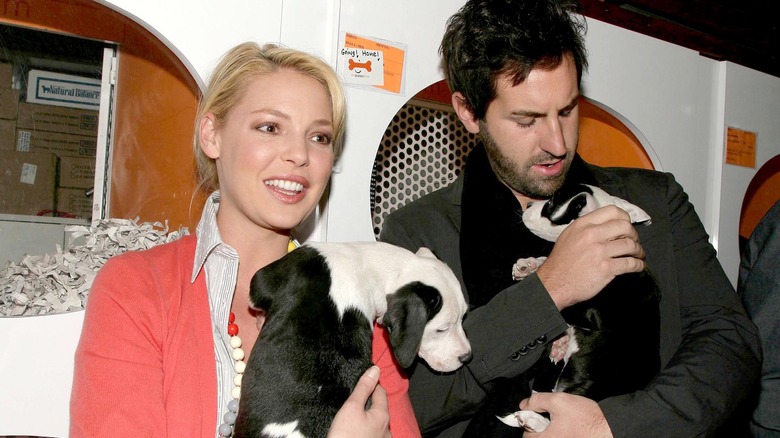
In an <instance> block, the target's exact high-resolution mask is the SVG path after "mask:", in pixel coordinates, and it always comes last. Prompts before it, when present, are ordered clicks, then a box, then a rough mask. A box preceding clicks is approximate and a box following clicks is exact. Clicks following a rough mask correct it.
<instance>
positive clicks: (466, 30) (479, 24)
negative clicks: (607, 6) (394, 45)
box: [439, 0, 588, 120]
mask: <svg viewBox="0 0 780 438" xmlns="http://www.w3.org/2000/svg"><path fill="white" fill-rule="evenodd" d="M578 11H579V4H578V3H577V1H576V0H469V1H468V2H467V3H466V4H465V5H464V6H463V7H462V8H461V9H460V10H459V11H458V12H457V13H456V14H455V15H453V16H452V17H450V19H449V20H448V21H447V28H446V30H445V32H444V38H443V39H442V43H441V47H440V48H439V53H440V54H441V55H442V62H443V67H444V74H445V76H446V79H447V82H448V83H449V86H450V90H451V91H452V92H456V91H459V92H461V93H463V95H464V96H465V98H466V103H467V105H468V106H469V107H470V108H471V110H472V111H473V113H474V115H475V117H476V118H477V119H478V120H482V119H484V117H485V112H486V111H487V107H488V104H490V102H492V101H493V99H495V97H496V81H497V79H498V77H499V76H503V75H509V76H511V77H512V80H513V85H518V84H520V83H522V82H523V81H524V80H525V79H526V78H527V77H528V74H529V73H530V72H531V70H533V69H536V68H541V69H547V70H552V69H555V68H556V67H558V66H559V65H560V64H561V62H562V60H563V57H564V55H571V56H572V58H573V59H574V63H575V65H576V67H577V80H578V81H579V80H580V79H581V78H582V72H583V70H585V69H587V64H588V60H587V55H586V51H585V43H584V35H585V31H586V25H585V20H584V18H582V16H580V15H577V12H578Z"/></svg>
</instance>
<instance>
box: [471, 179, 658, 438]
mask: <svg viewBox="0 0 780 438" xmlns="http://www.w3.org/2000/svg"><path fill="white" fill-rule="evenodd" d="M606 205H617V206H618V207H620V208H622V209H624V210H625V211H626V212H628V213H629V216H630V217H631V221H632V222H633V223H643V224H650V216H648V215H647V213H646V212H644V211H643V210H642V209H641V208H639V207H637V206H635V205H633V204H631V203H629V202H627V201H625V200H623V199H620V198H617V197H613V196H611V195H609V194H608V193H606V192H605V191H604V190H602V189H600V188H598V187H595V186H590V185H584V184H574V185H569V186H565V188H564V189H562V190H559V191H558V192H556V193H555V194H554V195H553V196H552V198H551V199H549V200H547V201H545V202H536V203H534V204H532V205H531V206H529V207H528V208H527V209H526V211H525V212H524V214H523V222H524V223H525V225H526V226H527V227H528V229H529V230H530V231H531V232H533V233H534V234H536V235H537V236H539V237H541V238H543V239H545V240H548V241H552V242H554V241H555V240H557V238H558V236H559V235H560V233H561V232H562V231H563V229H564V228H565V227H566V226H567V225H568V224H569V223H571V221H573V220H574V219H576V218H578V217H580V216H582V215H584V214H586V213H589V212H591V211H593V210H596V209H597V208H600V207H603V206H606ZM544 260H545V258H544V257H541V258H531V259H520V260H518V261H517V263H516V264H515V265H514V266H513V267H512V276H513V278H514V279H516V280H521V279H522V278H524V277H525V276H527V275H530V274H531V273H532V272H534V271H535V270H536V269H537V268H538V267H539V266H540V265H541V264H542V263H543V262H544ZM659 301H660V292H659V290H658V288H657V285H656V283H655V281H654V280H653V279H652V277H651V275H650V274H649V273H648V272H642V273H636V274H624V275H620V276H618V277H616V278H615V279H614V280H613V281H612V282H610V283H609V284H608V285H607V286H606V287H605V288H604V289H603V290H602V291H601V292H600V293H599V294H598V295H596V296H595V297H594V298H592V299H590V300H588V301H585V302H582V303H579V304H576V305H574V306H572V307H569V308H567V309H564V310H563V311H562V312H561V314H562V316H563V318H564V319H565V320H566V322H567V323H568V324H569V329H568V330H567V333H566V336H568V342H563V343H560V344H558V343H557V342H556V343H552V342H551V343H549V344H548V345H547V349H548V351H546V352H545V354H544V355H543V356H542V358H541V359H540V360H539V362H538V363H537V364H535V365H534V366H533V367H532V368H531V370H529V373H528V375H527V376H521V377H519V378H518V379H519V380H518V381H517V382H511V383H510V382H507V385H506V386H505V387H504V388H502V389H501V391H502V392H500V393H501V395H500V397H499V398H503V400H499V401H495V400H493V401H491V402H490V403H489V406H490V407H489V409H493V410H494V411H493V412H492V414H493V415H495V416H497V417H498V419H499V420H501V422H502V423H503V424H506V425H509V426H513V427H524V428H526V429H527V430H532V431H536V432H539V431H541V430H544V428H546V427H547V425H548V424H549V420H548V419H547V418H546V417H544V416H541V415H539V414H537V413H536V412H532V411H517V412H514V411H516V409H517V404H518V403H519V401H520V400H522V399H523V398H525V397H527V396H528V395H530V392H529V391H528V383H529V381H530V380H531V379H532V380H533V390H534V391H537V392H560V391H563V392H567V393H572V394H577V395H582V396H585V397H588V398H590V399H593V400H596V401H599V400H602V399H604V398H606V397H610V396H615V395H620V394H626V393H630V392H633V391H637V390H640V389H642V388H644V387H645V386H646V385H647V384H648V383H649V382H650V380H651V379H652V378H653V377H654V376H655V374H656V373H657V372H658V370H659V369H660V311H659ZM556 344H558V345H557V346H558V347H559V348H562V349H563V354H561V353H562V352H558V353H557V354H554V353H553V352H552V348H553V346H554V345H556ZM513 386H514V387H513ZM494 395H495V394H494ZM495 410H500V411H499V412H496V411H495ZM501 410H502V411H501ZM495 416H493V417H492V418H493V420H489V419H488V420H478V421H477V422H475V423H474V424H472V428H471V432H470V433H471V434H472V436H500V435H501V431H500V430H498V429H501V427H502V425H501V423H498V422H496V421H495V418H496V417H495ZM481 418H483V419H484V418H488V417H487V416H484V415H483V416H482V417H481ZM491 429H492V431H491ZM504 432H506V431H504ZM514 433H516V432H514ZM509 434H512V433H511V432H510V433H507V435H509Z"/></svg>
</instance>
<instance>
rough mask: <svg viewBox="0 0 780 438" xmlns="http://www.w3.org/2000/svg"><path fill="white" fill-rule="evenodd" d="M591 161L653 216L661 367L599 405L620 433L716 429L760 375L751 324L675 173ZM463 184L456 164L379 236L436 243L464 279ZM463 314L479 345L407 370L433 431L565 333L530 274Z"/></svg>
mask: <svg viewBox="0 0 780 438" xmlns="http://www.w3.org/2000/svg"><path fill="white" fill-rule="evenodd" d="M589 169H590V170H591V171H592V172H593V174H594V176H595V177H596V180H597V181H598V185H599V186H600V187H602V188H603V189H604V190H606V191H607V192H608V193H610V194H612V195H614V196H619V197H621V198H623V199H626V200H628V201H629V202H632V203H633V204H636V205H638V206H640V207H641V208H643V209H644V210H645V211H647V212H648V213H649V214H650V216H651V217H652V225H650V226H639V227H638V231H639V237H640V241H641V242H642V245H643V247H644V249H645V252H646V253H647V258H646V260H647V264H648V267H649V269H650V271H651V272H653V273H654V274H655V276H656V277H657V281H658V285H659V288H660V290H661V294H662V299H661V326H662V333H661V359H662V364H663V370H662V371H661V372H660V373H659V374H658V376H657V377H656V378H655V379H654V381H653V382H652V383H651V384H650V385H649V386H648V388H647V389H646V390H644V391H640V392H636V393H632V394H628V395H624V396H619V397H613V398H609V399H606V400H603V401H602V402H600V403H599V404H600V406H601V409H602V411H603V412H604V415H605V416H606V418H607V421H608V422H609V425H610V427H611V429H612V432H613V434H614V435H615V436H616V437H642V436H647V437H657V436H665V437H671V436H680V437H693V436H700V435H706V434H708V433H711V432H712V431H713V430H714V429H715V428H717V426H718V425H719V424H720V423H722V422H723V421H725V420H726V418H727V416H728V415H729V413H730V412H731V411H733V410H734V409H735V408H736V405H737V404H738V403H740V402H741V401H742V400H743V399H744V398H745V397H746V394H747V392H748V388H749V386H750V384H751V383H753V382H755V381H756V380H757V379H758V376H759V371H760V366H761V365H760V363H761V362H760V354H761V351H760V345H759V340H758V335H757V330H756V327H755V326H754V325H753V323H752V322H751V321H750V320H749V319H748V318H747V316H746V315H745V310H744V308H743V307H742V304H741V303H740V300H739V298H738V296H737V295H736V293H735V291H734V288H733V287H732V286H731V284H730V283H729V281H728V279H727V278H726V276H725V274H724V272H723V270H722V268H721V266H720V264H719V262H718V260H717V259H716V257H715V251H714V249H713V247H712V246H711V245H710V244H709V242H708V240H707V238H708V236H707V234H706V232H705V231H704V228H703V226H702V224H701V221H700V220H699V217H698V216H697V215H696V212H695V211H694V208H693V206H692V205H691V204H690V202H689V201H688V196H687V195H686V194H685V193H684V192H683V190H682V187H680V185H679V184H678V183H677V182H676V181H675V180H674V178H673V177H672V176H671V175H670V174H666V173H661V172H651V171H646V170H638V169H617V168H614V169H603V168H599V167H595V166H589ZM462 192H463V177H462V175H461V177H459V178H458V179H456V180H455V181H454V182H453V183H452V184H451V185H449V186H448V187H445V188H443V189H441V190H438V191H436V192H434V193H431V194H429V195H427V196H424V197H422V198H420V199H418V200H417V201H415V202H412V203H410V204H408V205H406V206H404V207H403V208H400V209H399V210H397V211H395V212H393V213H392V214H390V215H389V216H388V217H387V218H386V219H385V221H384V225H383V229H382V233H381V240H383V241H385V242H389V243H393V244H396V245H399V246H403V247H405V248H408V249H410V250H416V249H417V248H419V247H421V246H426V247H428V248H430V249H432V250H433V251H434V252H435V253H436V254H437V255H438V256H439V257H440V258H441V259H442V260H444V261H445V262H446V263H447V264H448V265H449V266H450V267H451V268H452V269H453V270H454V271H455V273H456V275H458V277H459V278H460V279H461V284H462V283H463V276H462V271H461V264H460V248H459V232H460V224H461V202H460V201H461V195H462ZM486 220H489V218H486ZM495 244H496V245H501V242H495ZM464 290H465V287H464ZM467 299H468V297H467ZM627 311H630V309H627ZM464 326H465V329H466V332H467V334H468V336H469V338H470V340H471V342H472V347H473V350H474V359H473V360H472V361H471V362H470V363H469V364H468V365H467V366H466V367H464V368H461V369H460V370H458V371H457V372H455V373H453V374H447V375H441V374H435V373H433V372H431V371H430V370H429V369H428V368H427V367H426V366H424V365H422V364H418V365H417V366H415V368H414V369H412V370H410V371H409V372H410V379H411V380H410V397H411V400H412V405H413V406H414V409H415V412H416V414H417V419H418V421H419V423H420V427H421V428H422V430H423V432H424V433H426V434H429V435H430V436H460V435H461V434H462V431H463V430H464V429H465V427H466V426H467V425H468V420H469V417H470V416H471V415H472V414H473V413H474V412H475V411H476V410H477V409H478V408H479V406H480V404H481V403H482V401H483V400H484V397H485V391H486V389H487V388H489V386H490V384H491V381H493V380H494V379H496V378H499V377H514V376H517V375H519V374H521V373H523V372H524V371H526V370H527V369H528V368H530V366H531V365H532V364H533V363H534V362H536V361H537V360H538V359H539V358H540V356H541V353H542V350H543V348H541V345H542V344H544V343H545V342H549V341H550V340H552V339H554V338H556V337H557V336H558V335H560V334H561V333H562V332H563V331H564V330H565V328H566V323H565V322H564V320H563V319H562V318H561V315H560V313H559V312H558V311H557V309H556V307H555V305H554V304H553V302H552V299H551V298H550V296H549V295H548V294H547V291H546V290H545V289H544V286H543V285H542V283H541V282H540V281H539V279H538V277H536V275H532V276H531V277H529V278H526V279H525V280H523V281H522V282H518V283H516V284H514V285H513V286H511V287H509V288H507V289H505V290H503V291H501V292H500V293H499V294H498V295H496V296H495V298H494V299H493V300H492V301H490V303H488V304H487V305H485V306H482V307H480V308H477V309H475V310H473V311H471V312H469V314H468V315H467V318H466V320H465V322H464ZM518 402H519V400H518Z"/></svg>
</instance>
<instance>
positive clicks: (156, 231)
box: [0, 218, 188, 317]
mask: <svg viewBox="0 0 780 438" xmlns="http://www.w3.org/2000/svg"><path fill="white" fill-rule="evenodd" d="M65 232H66V234H68V235H69V236H70V237H69V239H68V244H67V248H66V249H65V250H63V249H62V248H61V247H60V246H59V245H57V253H56V254H46V255H43V256H34V255H26V256H24V257H23V258H22V260H20V261H18V262H16V261H10V262H8V263H7V264H6V266H5V267H4V268H2V270H0V297H1V298H2V299H1V300H0V317H1V316H27V315H43V314H52V313H62V312H68V311H73V310H80V309H83V308H84V305H85V304H86V300H87V297H88V295H89V288H90V287H91V286H92V281H93V280H94V279H95V274H97V271H98V269H100V267H101V266H103V264H105V263H106V260H108V259H109V258H110V257H112V256H115V255H118V254H121V253H124V252H127V251H137V250H142V249H148V248H151V247H153V246H156V245H159V244H162V243H166V242H171V241H174V240H176V239H179V238H180V237H182V236H184V235H186V234H188V231H187V229H186V228H182V229H180V230H178V231H171V232H170V233H169V232H168V224H167V222H166V223H165V225H163V224H161V223H160V222H154V223H151V222H143V223H140V224H139V223H138V219H137V218H136V219H135V220H127V219H106V220H102V221H100V222H98V223H96V224H95V225H92V226H81V225H74V226H68V227H65Z"/></svg>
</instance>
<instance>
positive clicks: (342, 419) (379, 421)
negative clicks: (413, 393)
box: [328, 366, 391, 438]
mask: <svg viewBox="0 0 780 438" xmlns="http://www.w3.org/2000/svg"><path fill="white" fill-rule="evenodd" d="M378 383H379V368H378V367H377V366H372V367H371V368H369V369H368V371H366V372H365V373H363V375H362V376H361V377H360V380H358V383H357V385H355V389H354V390H352V394H351V395H350V396H349V398H348V399H347V401H345V402H344V405H343V406H341V409H339V411H338V413H336V418H334V419H333V423H332V424H331V425H330V431H329V432H328V437H329V438H337V437H347V438H353V437H361V438H362V437H365V438H369V437H370V438H378V437H381V438H389V437H390V436H391V435H390V412H389V411H388V410H387V394H386V393H385V390H384V388H382V387H381V386H379V385H378ZM369 397H370V398H371V407H370V408H369V409H368V410H366V402H367V401H368V399H369Z"/></svg>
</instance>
